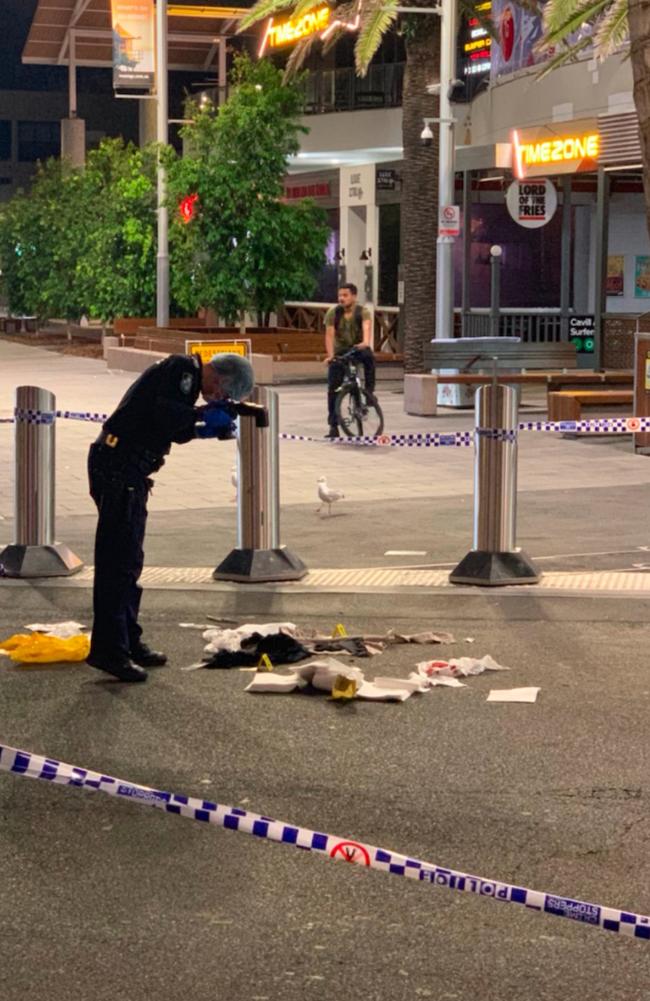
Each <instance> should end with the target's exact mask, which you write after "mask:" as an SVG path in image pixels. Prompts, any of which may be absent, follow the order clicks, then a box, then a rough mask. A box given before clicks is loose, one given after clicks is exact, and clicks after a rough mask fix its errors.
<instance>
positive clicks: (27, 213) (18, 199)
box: [0, 160, 83, 317]
mask: <svg viewBox="0 0 650 1001" xmlns="http://www.w3.org/2000/svg"><path fill="white" fill-rule="evenodd" d="M78 180H79V178H78V177H77V176H76V175H74V174H69V173H68V172H67V170H66V167H65V164H63V163H61V161H59V160H48V161H47V162H46V163H45V164H43V165H40V166H39V168H38V172H37V174H36V177H35V180H34V183H33V185H32V188H31V190H30V192H29V193H27V192H25V191H19V192H18V193H17V194H16V195H15V196H14V198H12V199H11V201H9V202H8V203H7V204H6V205H5V206H3V208H2V211H1V212H0V269H1V271H2V287H3V290H4V292H5V293H6V295H7V298H8V300H9V306H10V308H11V310H12V311H13V312H15V313H27V314H34V315H38V316H63V317H72V316H75V315H76V316H78V315H79V313H80V312H81V308H82V307H81V301H80V300H79V298H78V295H77V289H76V287H75V281H74V275H75V267H76V262H77V258H78V253H79V239H80V237H81V235H82V233H83V230H79V231H78V230H77V229H76V225H75V222H76V219H77V218H78V216H77V215H76V211H77V195H78V191H79V184H78Z"/></svg>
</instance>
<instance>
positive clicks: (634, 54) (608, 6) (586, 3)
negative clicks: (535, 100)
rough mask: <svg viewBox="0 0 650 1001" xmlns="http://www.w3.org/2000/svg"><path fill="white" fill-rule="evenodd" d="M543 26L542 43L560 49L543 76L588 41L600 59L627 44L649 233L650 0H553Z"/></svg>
mask: <svg viewBox="0 0 650 1001" xmlns="http://www.w3.org/2000/svg"><path fill="white" fill-rule="evenodd" d="M544 28H545V35H544V39H543V40H542V44H543V45H546V46H548V45H553V46H558V47H559V51H558V52H557V54H556V55H555V56H554V57H553V59H551V60H550V62H549V63H548V64H547V65H546V66H545V68H544V70H543V71H542V73H541V74H540V76H544V75H546V74H547V73H550V72H551V71H552V70H554V69H555V68H556V67H557V66H562V65H564V64H566V63H569V62H572V61H573V60H575V59H576V58H577V57H578V56H579V55H580V53H581V52H582V51H583V50H584V49H586V48H587V47H588V46H590V45H593V47H594V52H595V55H596V58H598V59H606V58H607V56H610V55H612V54H613V53H615V52H617V51H619V50H620V49H621V47H622V46H623V45H624V44H625V43H626V42H629V51H630V61H631V64H632V76H633V79H634V104H635V107H636V112H637V116H638V119H639V134H640V137H641V153H642V159H643V187H644V192H645V206H646V222H647V225H648V231H649V232H650V59H648V52H649V51H650V0H549V2H548V3H547V4H546V5H545V7H544Z"/></svg>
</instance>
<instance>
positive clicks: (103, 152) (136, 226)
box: [75, 139, 156, 320]
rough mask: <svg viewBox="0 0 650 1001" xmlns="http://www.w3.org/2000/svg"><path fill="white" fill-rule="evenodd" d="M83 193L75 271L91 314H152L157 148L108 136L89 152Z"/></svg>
mask: <svg viewBox="0 0 650 1001" xmlns="http://www.w3.org/2000/svg"><path fill="white" fill-rule="evenodd" d="M79 187H80V196H81V202H82V204H83V209H82V218H83V219H84V221H85V225H86V231H85V234H84V237H83V243H82V244H81V246H82V247H83V253H82V254H80V255H79V257H78V260H77V265H76V270H75V284H76V288H77V295H78V297H80V299H81V301H82V302H83V303H84V305H85V310H86V312H87V313H88V314H89V315H90V316H94V317H99V318H100V319H102V320H106V319H112V318H113V317H115V316H151V315H152V313H153V312H154V310H155V301H156V231H155V226H156V152H155V147H151V146H150V147H145V148H144V149H140V148H139V147H137V146H134V145H133V144H131V143H128V144H125V143H124V142H123V141H122V140H121V139H106V140H104V141H103V142H102V143H101V145H100V146H99V148H98V149H96V150H92V151H91V152H90V153H89V154H88V158H87V161H86V166H85V169H84V170H83V171H82V172H81V178H80V184H79Z"/></svg>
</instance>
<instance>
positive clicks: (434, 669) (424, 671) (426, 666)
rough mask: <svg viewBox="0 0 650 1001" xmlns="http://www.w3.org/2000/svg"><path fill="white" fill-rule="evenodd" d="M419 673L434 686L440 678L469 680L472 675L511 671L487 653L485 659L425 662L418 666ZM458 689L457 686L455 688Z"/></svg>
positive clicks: (460, 658)
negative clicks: (485, 672)
mask: <svg viewBox="0 0 650 1001" xmlns="http://www.w3.org/2000/svg"><path fill="white" fill-rule="evenodd" d="M416 669H417V673H418V674H419V675H421V676H422V677H424V678H429V679H430V680H431V681H432V682H433V683H434V684H435V683H436V679H440V678H467V677H469V676H470V675H475V674H483V672H484V671H509V670H510V668H509V667H504V665H503V664H497V662H496V660H495V659H494V658H493V657H491V656H490V654H489V653H486V655H485V656H484V657H456V658H452V659H451V660H423V661H421V662H420V663H419V664H417V665H416ZM454 687H456V686H454Z"/></svg>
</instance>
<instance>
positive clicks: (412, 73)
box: [240, 0, 440, 371]
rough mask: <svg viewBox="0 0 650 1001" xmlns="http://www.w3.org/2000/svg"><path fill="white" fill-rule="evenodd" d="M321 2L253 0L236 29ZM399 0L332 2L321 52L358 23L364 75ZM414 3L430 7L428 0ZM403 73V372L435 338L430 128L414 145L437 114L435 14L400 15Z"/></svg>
mask: <svg viewBox="0 0 650 1001" xmlns="http://www.w3.org/2000/svg"><path fill="white" fill-rule="evenodd" d="M321 5H322V0H298V2H297V3H296V0H257V3H256V4H255V6H254V7H253V8H252V9H251V11H250V13H249V14H247V15H246V16H245V17H244V18H243V19H242V20H241V22H240V30H244V29H245V28H247V27H250V25H252V24H254V23H256V22H258V21H261V20H263V19H264V18H266V17H270V16H272V15H275V14H277V13H279V12H280V11H283V10H286V9H287V8H290V7H291V8H293V16H294V17H296V18H297V17H301V16H302V15H303V14H306V13H307V12H308V11H310V10H312V9H313V8H315V7H320V6H321ZM398 6H399V0H344V2H342V3H339V4H337V5H336V7H335V11H336V16H335V18H334V23H335V24H336V22H338V24H336V27H334V29H333V30H329V33H328V34H327V37H326V38H325V40H324V41H323V47H324V51H328V50H329V49H330V48H331V47H332V46H333V45H335V44H336V42H337V41H338V40H339V39H340V38H341V37H343V36H344V35H345V34H347V33H348V26H349V25H351V24H356V23H358V29H359V30H358V34H357V36H356V42H355V50H354V51H355V63H356V70H357V73H358V74H359V76H365V74H366V72H367V70H368V66H369V65H370V62H371V60H372V58H373V56H374V55H375V53H376V52H377V50H378V48H379V46H380V45H381V42H382V39H383V37H384V35H385V34H386V33H387V32H388V31H389V30H390V29H391V28H392V26H393V25H394V23H395V21H396V20H397V18H398V17H399V16H400V13H399V12H398V10H397V7H398ZM411 6H413V8H414V9H416V8H417V7H429V8H432V7H433V0H428V2H425V3H422V4H419V3H414V4H411ZM403 32H404V38H405V45H406V73H405V77H404V90H403V99H402V144H403V149H404V168H403V184H402V213H403V215H402V239H403V247H402V263H403V268H404V300H405V312H406V317H405V319H406V322H405V333H404V360H405V367H406V370H407V371H421V370H422V367H423V348H424V345H425V344H426V343H428V342H429V341H430V340H431V338H432V337H433V336H434V332H435V331H434V317H435V299H436V238H437V234H438V142H437V134H436V133H437V130H435V129H434V140H433V145H432V146H429V147H428V148H423V147H422V145H421V143H420V133H421V131H422V120H423V118H425V117H426V118H433V117H435V116H436V115H437V108H438V98H437V97H434V96H431V95H429V94H428V93H427V84H432V83H437V82H438V80H439V74H440V18H439V17H437V16H436V15H435V14H414V15H406V17H405V18H404V27H403ZM317 40H318V37H317V36H315V35H313V36H311V37H309V38H305V39H302V40H301V41H299V42H298V43H297V44H296V46H295V48H294V50H293V52H292V53H291V56H290V58H289V60H288V62H287V73H288V74H291V73H293V72H296V71H297V70H298V69H299V68H300V66H301V65H302V63H303V62H304V60H305V58H306V57H307V54H308V53H309V51H310V49H311V47H312V45H313V44H314V43H315V42H316V41H317Z"/></svg>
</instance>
